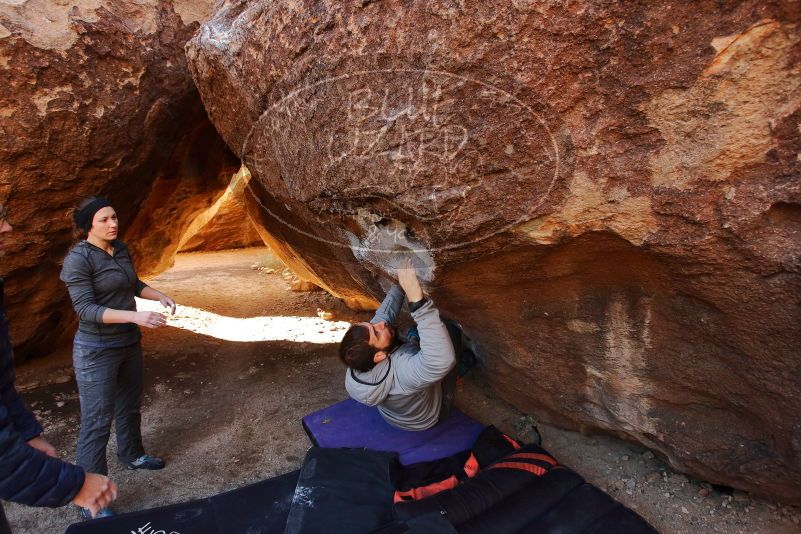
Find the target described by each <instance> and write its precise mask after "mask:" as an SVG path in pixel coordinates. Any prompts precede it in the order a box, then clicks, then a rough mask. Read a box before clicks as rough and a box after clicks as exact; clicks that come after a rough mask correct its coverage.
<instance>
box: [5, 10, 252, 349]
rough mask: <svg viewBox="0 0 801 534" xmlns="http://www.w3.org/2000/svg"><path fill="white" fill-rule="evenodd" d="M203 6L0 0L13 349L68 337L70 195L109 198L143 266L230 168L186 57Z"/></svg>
mask: <svg viewBox="0 0 801 534" xmlns="http://www.w3.org/2000/svg"><path fill="white" fill-rule="evenodd" d="M212 5H213V2H212V1H211V0H208V1H205V0H204V1H191V2H190V1H185V0H184V1H178V0H176V1H175V3H173V2H171V1H168V0H164V1H161V0H149V1H138V0H137V1H133V0H130V1H127V0H122V1H116V0H114V1H110V0H89V1H81V2H75V3H72V2H35V1H32V0H31V1H14V2H2V3H0V79H2V83H0V132H2V143H0V203H3V204H5V205H6V206H7V207H8V208H9V210H10V213H11V222H12V224H13V225H14V226H15V227H16V232H15V233H14V234H12V237H11V239H10V242H9V249H10V250H9V251H8V254H6V255H5V256H4V257H3V260H2V264H0V275H1V276H4V277H5V278H6V281H7V291H8V301H9V308H10V310H9V314H10V320H11V325H12V328H13V329H12V338H13V339H14V341H15V342H16V343H17V345H18V346H17V351H16V354H17V357H18V358H20V359H22V358H24V357H26V356H27V355H30V354H37V353H38V354H41V353H43V352H45V351H47V350H48V349H50V348H52V343H53V342H54V341H55V340H56V338H58V337H59V336H61V335H62V334H64V333H65V332H66V333H68V334H67V335H70V334H71V331H72V329H71V328H69V326H70V323H71V322H72V321H73V320H74V313H73V312H72V310H71V309H70V306H69V303H68V299H67V295H66V291H65V289H64V287H63V284H62V283H61V282H60V281H59V279H58V273H59V270H60V267H59V263H60V262H61V260H62V258H63V257H64V255H65V254H66V252H67V249H68V247H69V246H70V243H71V242H72V236H71V220H70V216H69V209H70V208H71V207H72V206H74V205H75V204H76V202H77V201H78V200H79V199H80V198H81V197H83V196H86V195H92V194H104V195H106V196H108V197H109V198H110V199H111V200H112V202H113V203H114V205H115V207H116V209H117V211H118V213H119V215H120V219H121V223H122V230H123V239H125V240H126V241H128V243H129V245H131V247H132V249H134V250H135V252H136V253H137V256H138V258H137V259H138V260H139V261H138V262H137V263H138V266H139V267H140V274H146V273H148V272H153V271H156V270H158V269H160V268H163V267H164V266H166V265H168V264H169V261H170V260H171V255H172V254H174V252H175V249H177V245H178V240H179V236H180V232H181V229H182V228H183V227H184V226H186V225H187V224H188V223H189V221H191V219H192V218H193V216H194V214H196V213H198V212H199V211H202V210H204V209H206V208H207V207H208V206H209V205H210V204H212V203H213V202H214V200H215V199H216V197H217V196H219V195H220V194H222V192H223V191H224V190H225V187H226V185H227V181H228V179H229V178H230V176H231V174H232V173H233V172H235V171H236V168H237V167H238V162H237V160H236V158H235V157H234V156H233V154H231V153H230V152H229V151H228V150H227V149H226V147H225V144H224V143H223V142H222V140H221V139H220V137H219V136H218V134H217V133H216V131H215V130H214V128H213V127H212V126H211V124H210V123H209V121H208V119H207V116H206V113H205V110H204V109H203V106H202V103H201V102H200V98H199V95H198V94H197V91H196V89H195V87H194V83H193V81H192V78H191V76H190V75H189V72H188V70H187V68H186V56H185V53H184V45H185V43H186V41H187V40H188V39H189V38H190V37H191V35H192V34H193V32H194V31H196V30H197V28H198V23H199V21H200V20H204V19H205V18H206V17H207V16H208V15H209V13H210V11H211V6H212Z"/></svg>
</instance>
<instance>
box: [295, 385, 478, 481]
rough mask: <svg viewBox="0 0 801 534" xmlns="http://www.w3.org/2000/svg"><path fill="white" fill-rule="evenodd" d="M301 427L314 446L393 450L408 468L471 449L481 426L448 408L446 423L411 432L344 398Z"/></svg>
mask: <svg viewBox="0 0 801 534" xmlns="http://www.w3.org/2000/svg"><path fill="white" fill-rule="evenodd" d="M303 428H304V429H305V430H306V433H307V434H308V435H309V439H311V441H312V443H313V444H314V445H318V446H320V447H326V448H336V447H348V448H357V449H372V450H375V451H393V452H397V453H398V454H399V455H400V462H401V463H402V464H403V465H409V464H415V463H417V462H427V461H430V460H438V459H440V458H445V457H447V456H450V455H452V454H455V453H457V452H461V451H465V450H468V449H470V448H472V447H473V443H474V442H475V441H476V438H477V437H478V435H479V434H480V433H481V431H482V430H484V425H482V424H481V423H479V422H478V421H476V420H474V419H471V418H470V417H468V416H466V415H465V414H463V413H462V412H460V411H459V410H457V409H456V408H452V409H451V415H450V417H448V419H447V420H446V421H443V422H442V423H440V424H438V425H437V426H435V427H434V428H429V429H428V430H422V431H420V432H411V431H408V430H401V429H399V428H395V427H394V426H391V425H390V424H389V423H387V422H386V421H384V419H383V418H382V417H381V414H379V413H378V408H375V407H370V406H365V405H364V404H361V403H359V402H356V401H355V400H353V399H348V400H344V401H342V402H338V403H336V404H332V405H331V406H329V407H327V408H323V409H322V410H320V411H317V412H314V413H311V414H309V415H307V416H306V417H304V418H303Z"/></svg>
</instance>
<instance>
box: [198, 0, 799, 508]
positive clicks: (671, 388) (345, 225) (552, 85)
mask: <svg viewBox="0 0 801 534" xmlns="http://www.w3.org/2000/svg"><path fill="white" fill-rule="evenodd" d="M799 19H801V12H799V10H798V9H797V5H796V4H795V3H794V2H791V1H784V2H782V1H777V2H770V1H769V2H765V1H759V0H750V1H743V2H736V3H728V4H724V3H720V2H711V1H710V2H684V3H682V2H678V3H676V2H673V3H670V4H669V5H668V4H662V5H660V4H658V3H657V4H654V3H639V4H636V3H629V2H606V3H598V2H590V1H580V2H570V3H564V2H550V3H541V2H530V1H526V0H516V1H514V2H502V3H498V2H469V3H457V2H450V1H445V0H434V1H429V0H414V1H410V2H401V1H400V0H397V1H376V2H370V1H364V2H338V1H335V0H305V1H297V2H288V1H267V0H252V1H246V0H238V1H227V2H222V3H221V4H219V5H218V6H217V10H216V12H215V14H214V15H213V17H212V18H211V19H210V20H209V21H208V22H207V23H205V24H204V25H203V26H202V27H201V30H200V31H199V32H198V34H197V35H196V36H195V37H194V38H193V40H192V41H190V43H189V45H188V47H187V53H188V57H189V60H190V69H191V70H192V74H193V76H194V78H195V81H196V83H197V85H198V87H199V90H200V93H201V97H202V99H203V102H204V104H205V106H206V109H207V110H208V112H209V115H210V117H211V120H212V122H213V123H214V124H215V126H216V127H217V129H218V130H219V131H220V133H221V135H222V136H223V138H224V139H225V141H226V142H227V144H228V146H229V147H231V149H232V150H234V152H236V153H237V155H239V156H240V157H241V158H243V160H244V162H245V164H246V165H247V166H248V168H249V169H250V171H251V172H252V174H253V180H252V181H251V184H250V199H249V207H250V208H251V210H252V212H251V215H252V217H253V218H254V219H257V220H260V224H261V225H262V226H263V227H264V229H266V232H267V233H268V234H269V239H273V240H274V241H275V242H276V243H277V245H276V244H274V243H270V245H271V247H272V248H273V249H274V250H276V251H277V252H278V253H279V254H283V256H284V259H285V260H287V259H289V260H290V263H291V261H296V262H300V263H302V264H303V267H304V268H305V269H307V271H308V272H307V273H306V274H307V275H308V276H309V277H312V278H314V277H316V279H317V280H316V283H319V284H320V285H323V286H324V287H326V288H328V289H329V290H331V291H332V292H334V293H335V294H338V295H341V296H343V297H345V298H348V299H351V301H353V302H364V303H367V302H370V301H371V300H373V299H378V298H380V297H381V294H382V293H381V289H380V286H381V285H382V280H384V279H386V278H387V277H388V273H390V272H391V271H392V270H393V268H394V267H395V266H396V264H397V258H398V257H399V256H403V255H404V254H405V255H412V256H414V257H415V258H416V261H418V262H419V264H420V265H421V271H420V272H421V274H422V275H423V276H424V278H425V279H426V284H427V286H428V290H429V292H430V293H431V294H432V295H433V297H434V299H435V300H436V301H437V303H438V305H439V307H440V308H441V309H442V310H443V312H444V313H446V314H447V315H450V316H452V317H455V318H456V319H458V320H459V321H460V322H462V323H463V325H464V327H465V329H466V330H467V331H468V333H469V334H470V335H471V336H472V337H473V339H474V340H475V342H476V346H477V349H478V350H479V351H480V353H481V356H482V359H483V365H484V369H485V370H486V372H487V374H488V376H489V378H490V380H491V381H492V383H493V384H494V386H495V387H496V388H497V390H498V391H499V392H500V393H501V394H502V395H503V396H504V397H505V398H507V399H508V400H509V401H511V402H512V403H514V404H515V405H517V406H518V407H520V408H521V409H523V410H526V411H529V412H532V413H534V414H536V415H537V416H538V417H540V418H542V419H546V420H549V421H552V422H555V423H558V424H560V425H564V426H568V427H572V428H579V429H583V430H587V431H596V430H603V431H608V432H612V433H615V434H618V435H622V436H625V437H627V438H629V439H631V440H634V441H637V442H640V443H642V444H644V445H647V446H648V447H650V448H652V449H654V450H656V451H658V452H659V453H660V454H661V455H662V456H663V457H664V458H666V459H667V460H668V461H669V462H670V463H671V464H672V465H673V466H675V467H676V468H678V469H682V470H686V471H688V472H691V473H693V474H695V475H698V476H700V477H702V478H704V479H706V480H710V481H713V482H718V483H722V484H729V485H732V486H735V487H738V488H743V489H746V490H752V491H755V492H758V493H761V494H765V495H772V496H775V497H777V498H780V499H782V500H785V501H790V502H801V420H799V418H798V415H797V414H798V413H801V396H799V395H798V392H799V390H801V376H799V373H798V372H797V370H798V368H799V365H801V353H800V352H799V349H798V347H799V346H801V308H800V307H799V304H800V303H799V295H801V273H800V272H799V271H800V270H801V260H800V259H799V254H801V180H800V179H799V170H800V169H801V161H800V160H801V137H800V136H799V122H801V61H799V60H801V29H800V28H801V26H799V22H801V20H799ZM232 110H236V113H232V112H231V111H232ZM264 229H263V231H265V230H264ZM280 246H283V247H284V250H283V251H282V250H281V249H280ZM293 268H294V267H293Z"/></svg>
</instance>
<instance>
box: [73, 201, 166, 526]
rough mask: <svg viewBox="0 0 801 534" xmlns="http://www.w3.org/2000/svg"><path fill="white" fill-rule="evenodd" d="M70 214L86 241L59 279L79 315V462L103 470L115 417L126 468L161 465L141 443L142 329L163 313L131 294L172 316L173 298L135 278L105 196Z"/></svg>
mask: <svg viewBox="0 0 801 534" xmlns="http://www.w3.org/2000/svg"><path fill="white" fill-rule="evenodd" d="M73 218H74V222H75V226H76V230H77V231H78V233H79V235H81V237H83V239H82V240H81V241H80V242H79V243H78V244H77V245H75V246H74V247H73V248H72V249H71V250H70V251H69V253H68V254H67V257H66V258H65V259H64V266H63V268H62V270H61V280H62V281H63V282H64V283H65V284H66V285H67V289H68V290H69V293H70V298H71V299H72V304H73V307H74V308H75V311H76V312H77V314H78V318H79V323H78V331H77V332H76V334H75V341H74V345H73V353H72V358H73V365H74V367H75V380H76V381H77V383H78V392H79V395H80V402H81V431H80V434H79V436H78V451H77V464H78V465H80V466H81V467H83V468H84V469H85V470H86V471H88V472H93V473H102V474H104V475H105V474H107V473H108V465H107V463H106V445H107V444H108V439H109V435H110V433H111V423H112V420H114V421H115V422H116V427H117V456H118V458H119V460H120V462H121V463H122V464H123V465H125V466H126V467H127V468H128V469H161V468H163V467H164V461H162V460H161V459H160V458H156V457H153V456H150V455H148V454H145V450H144V447H143V446H142V433H141V413H140V406H141V401H142V347H141V344H140V338H141V333H140V331H139V326H145V327H147V328H158V327H160V326H164V324H165V323H166V321H165V317H164V315H162V314H160V313H156V312H147V311H141V312H140V311H136V302H135V301H134V296H139V297H141V298H145V299H149V300H158V301H159V302H161V304H162V306H164V307H165V308H168V309H169V310H170V311H171V313H175V301H173V300H172V299H171V298H170V297H168V296H167V295H165V294H163V293H161V292H159V291H156V290H155V289H153V288H151V287H149V286H147V285H145V284H144V283H143V282H142V281H141V280H139V278H137V276H136V272H135V271H134V267H133V264H132V263H131V257H130V255H129V253H128V247H126V246H125V244H124V243H122V242H121V241H119V240H117V234H118V232H119V224H118V222H117V214H116V212H115V211H114V208H113V207H112V206H111V204H110V203H109V201H108V200H106V199H104V198H97V197H92V198H88V199H86V200H84V201H83V202H82V203H81V204H80V205H79V206H78V208H77V209H76V210H75V213H74V216H73ZM107 514H108V515H110V512H107Z"/></svg>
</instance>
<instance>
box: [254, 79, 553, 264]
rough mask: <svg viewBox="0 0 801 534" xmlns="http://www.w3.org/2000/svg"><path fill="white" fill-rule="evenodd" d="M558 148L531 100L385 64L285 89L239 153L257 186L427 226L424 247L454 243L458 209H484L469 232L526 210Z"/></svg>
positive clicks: (548, 182)
mask: <svg viewBox="0 0 801 534" xmlns="http://www.w3.org/2000/svg"><path fill="white" fill-rule="evenodd" d="M563 150H564V145H562V144H560V143H559V142H557V140H556V137H555V136H554V135H553V134H552V132H551V129H550V127H549V126H548V124H547V123H546V121H545V120H544V119H543V117H542V116H541V115H540V114H538V113H537V112H535V111H534V110H533V108H532V106H531V105H530V103H527V102H525V101H523V100H521V99H520V98H518V97H516V96H514V95H512V94H510V93H508V92H506V91H504V90H502V89H500V88H498V87H495V86H493V85H491V84H488V83H484V82H482V81H479V80H473V79H469V78H466V77H463V76H459V75H455V74H451V73H448V72H442V71H432V70H415V69H387V70H375V71H361V72H353V73H349V74H346V75H342V76H336V77H332V78H326V79H323V80H319V81H316V82H313V83H310V84H308V85H305V86H302V87H298V88H297V89H294V90H292V91H290V92H289V93H287V94H286V95H284V96H283V97H282V98H280V99H278V100H276V101H275V102H273V103H272V104H270V105H269V106H268V107H267V109H265V111H264V113H263V114H262V115H261V117H260V118H259V119H258V120H257V121H256V122H255V123H254V125H253V127H252V128H251V130H250V132H249V133H248V135H247V136H246V138H245V140H244V142H243V145H242V150H241V156H242V158H243V160H244V162H245V164H246V165H247V166H248V168H250V170H251V172H252V173H253V174H254V176H256V177H257V179H259V180H260V181H261V183H262V184H263V185H264V186H265V188H267V189H268V190H269V191H271V192H272V193H273V194H274V195H275V196H276V197H277V198H285V199H287V200H289V201H292V202H296V203H300V204H303V205H304V206H305V208H304V209H307V210H309V211H310V212H312V213H317V214H318V215H319V218H320V222H321V224H326V221H329V223H330V217H331V215H332V214H337V213H338V214H342V215H353V214H355V210H356V209H359V208H365V209H369V210H370V211H371V212H372V213H376V214H380V216H386V217H387V218H394V219H397V220H401V221H407V222H412V221H414V222H417V223H418V224H424V225H426V227H431V228H432V229H433V230H434V231H433V232H432V234H431V235H435V236H437V237H438V239H439V240H440V243H439V245H437V246H434V247H433V248H438V247H439V248H454V247H459V246H463V245H464V244H465V243H464V242H460V241H458V239H459V238H458V237H457V238H455V239H452V238H451V237H450V236H449V232H451V231H454V230H453V229H454V228H463V225H460V224H458V221H459V219H460V215H461V213H462V212H463V211H465V212H466V213H476V212H482V211H484V212H487V213H488V217H487V219H486V221H487V224H486V225H485V226H484V227H482V228H479V229H478V230H477V231H476V230H470V231H469V232H467V234H466V235H469V239H470V241H471V242H472V241H476V240H482V239H486V238H487V237H489V236H491V235H495V234H497V233H499V232H503V231H504V230H506V229H507V228H510V227H511V226H513V225H516V224H519V223H520V222H523V221H526V220H529V219H530V218H532V217H533V216H534V214H536V212H537V210H538V209H539V208H540V207H541V206H542V205H543V203H544V202H545V200H546V199H547V198H548V196H549V195H550V193H551V191H552V190H553V188H554V186H555V184H556V182H557V180H558V179H559V177H560V172H561V171H560V165H562V160H563V154H562V152H563ZM510 196H513V197H514V198H515V202H514V203H510V202H508V199H509V197H510ZM292 202H286V203H285V206H286V208H287V209H288V210H290V211H291V210H292V207H291V204H292ZM262 207H263V208H264V209H265V211H266V212H268V213H269V214H270V215H271V216H272V217H274V218H276V219H277V220H278V221H279V222H280V223H283V224H289V223H288V222H287V221H286V220H285V219H283V218H281V217H280V216H279V215H278V214H276V213H274V211H273V210H270V209H269V208H268V207H267V206H264V205H263V206H262ZM478 222H479V223H480V222H481V221H478ZM365 228H366V231H368V232H369V231H370V228H369V227H365ZM293 229H294V230H295V231H297V232H300V233H303V234H305V235H307V236H308V237H311V238H313V239H320V238H319V236H317V235H315V234H314V233H313V232H309V231H304V230H302V229H299V228H295V227H293ZM360 237H361V239H362V241H363V243H369V242H370V236H369V235H363V236H360ZM381 241H382V243H383V244H386V243H387V239H386V236H384V237H383V239H382V240H381ZM396 241H397V240H396ZM329 244H332V245H335V246H343V243H342V242H331V243H329ZM344 246H347V245H344Z"/></svg>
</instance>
